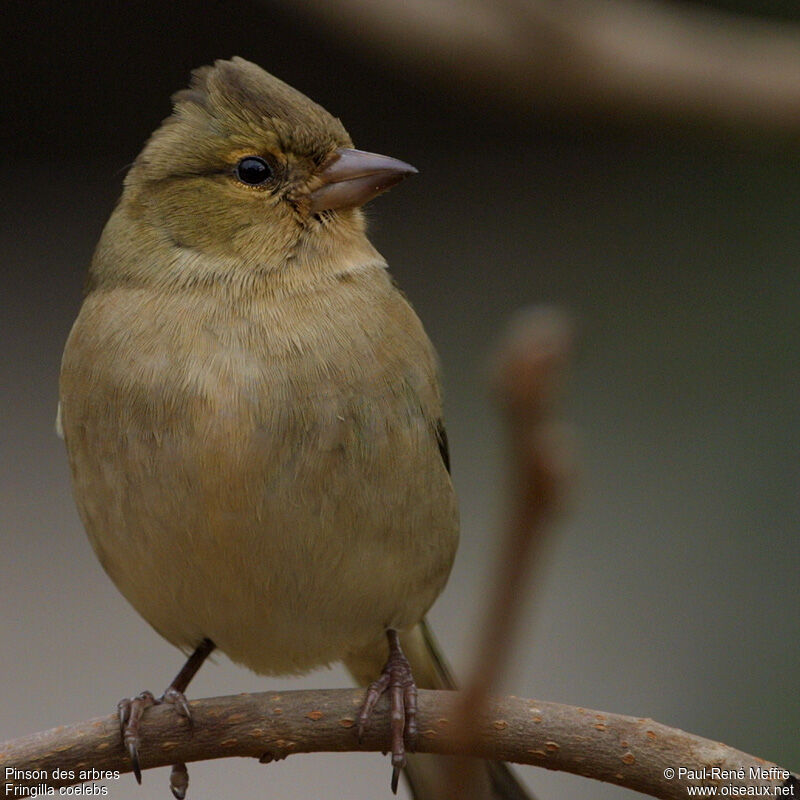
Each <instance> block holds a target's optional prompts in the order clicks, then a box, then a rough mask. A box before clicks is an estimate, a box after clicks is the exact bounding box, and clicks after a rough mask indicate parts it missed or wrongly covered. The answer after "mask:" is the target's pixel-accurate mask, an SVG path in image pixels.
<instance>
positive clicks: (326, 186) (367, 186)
mask: <svg viewBox="0 0 800 800" xmlns="http://www.w3.org/2000/svg"><path fill="white" fill-rule="evenodd" d="M416 171H417V170H416V169H414V167H412V166H411V164H406V163H405V161H399V160H398V159H396V158H389V156H379V155H377V154H376V153H365V152H364V151H363V150H351V149H350V148H348V147H340V148H339V149H338V150H336V151H335V152H334V153H333V155H332V157H331V158H330V159H329V160H328V161H327V162H326V163H325V164H324V165H323V167H322V169H321V170H320V172H318V173H317V178H318V179H319V180H321V181H322V185H321V186H319V187H318V188H317V189H314V191H313V192H311V213H312V214H316V213H317V212H319V211H330V210H332V209H335V208H356V207H358V206H363V205H364V203H366V202H367V201H368V200H371V199H372V198H373V197H375V196H376V195H379V194H380V193H381V192H385V191H386V190H387V189H391V187H392V186H394V185H395V184H396V183H400V181H401V180H403V178H405V177H407V176H408V175H413V174H414V173H415V172H416Z"/></svg>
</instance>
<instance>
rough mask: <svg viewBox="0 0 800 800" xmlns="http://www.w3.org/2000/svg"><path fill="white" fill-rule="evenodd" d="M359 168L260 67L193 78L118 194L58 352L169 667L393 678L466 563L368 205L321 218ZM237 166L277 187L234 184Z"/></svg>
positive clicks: (110, 532) (101, 544)
mask: <svg viewBox="0 0 800 800" xmlns="http://www.w3.org/2000/svg"><path fill="white" fill-rule="evenodd" d="M351 147H352V142H351V141H350V138H349V136H348V135H347V132H346V131H345V130H344V128H343V127H342V125H341V123H340V122H339V121H338V120H337V119H335V118H334V117H332V116H331V115H330V114H328V113H327V112H326V111H325V110H324V109H323V108H321V107H320V106H318V105H316V104H315V103H313V102H312V101H310V100H309V99H308V98H306V97H304V96H303V95H302V94H300V93H299V92H297V91H296V90H294V89H292V88H291V87H289V86H287V85H286V84H284V83H282V82H281V81H279V80H277V79H276V78H274V77H272V76H271V75H268V74H267V73H266V72H264V71H263V70H261V69H260V68H259V67H257V66H255V65H254V64H250V63H248V62H247V61H244V60H243V59H239V58H235V59H233V60H232V61H219V62H217V63H216V64H215V65H214V66H213V67H206V68H203V69H200V70H197V71H196V72H195V73H194V76H193V80H192V85H191V87H190V88H189V89H187V90H184V91H181V92H179V93H178V94H176V95H175V97H174V111H173V114H172V115H171V116H170V117H169V118H168V119H167V120H165V121H164V123H163V124H162V125H161V127H160V128H159V129H158V130H157V131H156V132H155V133H154V134H153V136H152V137H151V138H150V140H149V141H148V142H147V144H146V146H145V148H144V149H143V151H142V153H141V154H140V155H139V157H138V158H137V159H136V162H135V163H134V165H133V166H132V168H131V169H130V172H129V173H128V175H127V177H126V179H125V188H124V192H123V195H122V198H121V200H120V202H119V204H118V205H117V207H116V209H115V210H114V212H113V214H112V216H111V218H110V220H109V222H108V224H107V225H106V228H105V230H104V232H103V235H102V237H101V240H100V242H99V244H98V247H97V251H96V253H95V256H94V259H93V261H92V264H91V268H90V272H89V278H88V282H87V295H86V298H85V300H84V303H83V306H82V308H81V310H80V313H79V315H78V318H77V321H76V322H75V325H74V327H73V329H72V332H71V334H70V336H69V340H68V342H67V345H66V349H65V352H64V359H63V365H62V372H61V382H60V419H61V425H62V428H63V433H64V437H65V440H66V445H67V450H68V453H69V460H70V466H71V470H72V477H73V485H74V492H75V497H76V500H77V504H78V508H79V510H80V514H81V518H82V520H83V522H84V525H85V527H86V530H87V532H88V535H89V539H90V540H91V543H92V545H93V547H94V549H95V551H96V553H97V555H98V557H99V559H100V561H101V562H102V564H103V567H104V568H105V569H106V571H107V572H108V574H109V575H110V576H111V578H112V580H113V581H114V582H115V583H116V585H117V586H118V587H119V589H120V591H121V592H122V593H123V594H124V595H125V597H126V598H127V599H128V600H129V601H130V602H131V604H132V605H133V606H134V607H135V608H136V610H137V611H138V612H139V613H140V614H141V615H142V616H143V617H144V618H145V619H146V620H147V621H148V622H149V623H150V624H151V625H152V626H153V627H154V628H155V629H156V630H157V631H158V632H159V633H160V634H161V635H162V636H164V637H165V638H166V639H168V640H169V641H170V642H172V643H173V644H175V645H176V646H178V647H180V648H182V649H184V650H186V651H189V650H191V649H192V648H194V647H195V646H196V645H197V644H198V643H199V642H200V641H201V640H202V639H203V638H204V637H207V638H209V639H211V640H213V642H214V643H215V644H216V645H217V647H219V648H220V649H221V650H222V651H224V652H225V653H226V654H227V655H229V656H230V657H231V658H232V659H233V660H234V661H236V662H238V663H241V664H244V665H246V666H248V667H250V668H251V669H253V670H255V671H257V672H259V673H264V674H286V673H299V672H302V671H306V670H310V669H312V668H314V667H317V666H319V665H322V664H327V663H330V662H332V661H336V660H340V659H345V660H347V661H350V662H351V666H353V669H354V671H355V672H359V670H360V669H361V668H363V665H364V664H365V663H370V662H371V660H372V658H373V655H374V660H375V661H376V662H380V661H381V659H385V655H386V644H385V639H384V631H385V630H386V629H387V628H396V629H399V630H400V631H406V632H410V631H412V630H413V629H414V627H415V626H416V625H417V624H418V623H420V622H421V621H422V619H423V616H424V614H425V612H426V611H427V610H428V608H429V607H430V606H431V604H432V603H433V601H434V600H435V599H436V597H437V595H438V594H439V593H440V592H441V590H442V588H443V587H444V584H445V582H446V580H447V576H448V573H449V571H450V567H451V564H452V562H453V557H454V554H455V549H456V543H457V538H458V515H457V507H456V500H455V496H454V493H453V489H452V486H451V482H450V477H449V475H448V472H447V469H446V468H445V464H444V462H443V459H442V457H441V453H440V439H439V436H438V435H437V433H438V431H439V426H440V425H441V415H442V409H441V397H440V389H439V382H438V378H437V367H436V359H435V355H434V352H433V350H432V347H431V345H430V342H429V341H428V339H427V337H426V335H425V333H424V331H423V329H422V326H421V324H420V322H419V320H418V318H417V317H416V315H415V314H414V312H413V310H412V309H411V307H410V306H409V304H408V303H407V301H406V300H405V298H404V297H403V295H402V294H401V293H400V292H399V291H398V290H397V289H396V288H395V287H394V285H393V283H392V281H391V280H390V277H389V275H388V273H387V271H386V264H385V262H384V261H383V259H382V257H381V256H380V254H379V253H378V252H377V251H376V250H375V249H374V248H373V247H372V245H371V244H370V243H369V241H368V240H367V238H366V235H365V224H364V218H363V215H362V213H361V211H360V209H359V207H358V206H359V205H360V201H361V200H362V199H368V197H369V196H372V195H373V194H375V193H377V191H380V190H381V188H380V187H377V186H371V187H367V189H364V188H363V180H362V182H361V184H358V186H359V187H361V188H358V187H357V188H353V189H349V188H348V189H347V191H349V192H350V193H351V194H352V197H353V198H354V199H353V202H352V204H351V205H350V206H348V205H347V203H346V202H345V201H343V200H342V199H341V198H340V197H339V196H337V198H338V199H337V201H336V202H337V203H338V205H336V204H335V203H333V201H331V200H327V199H326V200H325V202H323V201H322V200H320V199H319V197H320V196H322V195H320V194H315V192H316V191H317V190H318V189H319V188H320V186H322V185H323V184H324V183H325V181H326V180H330V181H333V180H339V177H335V178H332V177H330V176H329V174H328V172H326V171H325V170H326V165H329V164H330V163H331V161H332V159H335V158H336V154H337V153H340V152H344V150H343V149H348V148H351ZM348 152H350V153H352V152H357V151H352V150H348ZM248 157H258V159H260V162H259V164H264V165H266V167H265V169H266V170H267V173H268V175H269V178H268V180H266V181H264V182H263V183H260V184H259V185H250V184H248V182H247V181H245V180H243V179H242V174H243V173H241V171H240V172H237V170H240V169H241V168H240V167H237V165H240V164H241V163H242V159H245V158H248ZM396 163H401V162H396ZM404 166H407V165H404ZM408 169H409V170H411V168H408ZM326 176H328V177H326ZM397 179H399V178H397ZM351 184H352V185H353V186H356V184H357V181H351ZM388 185H391V184H388ZM347 186H349V184H348V185H347ZM335 188H336V190H337V191H339V190H340V189H341V188H342V187H341V186H336V187H335ZM384 188H386V187H384ZM345 195H346V192H345ZM347 197H349V195H346V199H347ZM331 205H333V206H334V207H333V208H330V206H331ZM319 207H323V209H324V210H322V211H316V210H315V209H316V208H319ZM408 635H409V636H410V634H408ZM414 636H415V637H419V634H418V633H415V634H414ZM409 643H410V644H411V642H410V639H409ZM411 649H412V650H415V648H414V647H413V646H411ZM420 652H421V653H423V654H424V652H425V648H424V647H423V648H422V649H421V650H420ZM415 659H416V660H417V661H424V660H425V656H424V655H422V656H419V655H414V654H412V661H413V660H415ZM431 663H432V662H431ZM418 668H419V670H420V672H421V674H423V675H424V674H425V673H426V665H425V664H419V666H418ZM379 669H380V667H378V670H379ZM427 671H428V672H430V674H431V675H434V674H435V672H436V671H435V669H432V668H431V666H430V664H429V665H428V667H427ZM361 677H366V676H361ZM373 677H376V676H373ZM426 680H427V682H428V683H431V684H434V685H435V684H436V683H437V682H439V681H437V680H436V679H435V678H433V677H431V678H430V679H425V678H423V679H422V680H420V685H426ZM419 791H420V792H421V794H420V796H422V793H424V791H425V790H424V787H419ZM426 796H430V795H426ZM476 796H477V795H476Z"/></svg>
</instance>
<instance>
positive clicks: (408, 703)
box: [357, 631, 417, 794]
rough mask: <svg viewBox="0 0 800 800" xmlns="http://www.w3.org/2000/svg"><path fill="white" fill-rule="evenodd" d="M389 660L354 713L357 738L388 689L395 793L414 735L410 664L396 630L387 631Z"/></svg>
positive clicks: (414, 689) (414, 697)
mask: <svg viewBox="0 0 800 800" xmlns="http://www.w3.org/2000/svg"><path fill="white" fill-rule="evenodd" d="M388 636H389V659H388V660H387V662H386V666H385V667H384V668H383V672H382V673H381V675H380V677H379V678H378V679H377V680H376V681H374V682H373V683H371V684H370V686H369V688H368V689H367V694H366V697H365V698H364V703H363V704H362V706H361V711H360V712H359V714H358V728H357V732H358V740H359V742H360V741H361V739H362V738H363V735H364V728H365V727H366V724H367V722H368V721H369V718H370V716H371V714H372V712H373V710H374V709H375V705H376V704H377V702H378V700H379V699H380V698H381V696H382V695H383V694H385V693H386V692H389V702H390V720H391V725H390V730H391V751H392V792H394V793H395V794H396V793H397V784H398V781H399V779H400V771H401V770H402V769H403V767H404V766H405V765H406V747H408V750H409V751H411V752H414V749H415V744H416V737H417V685H416V683H415V682H414V675H413V674H412V672H411V665H410V664H409V663H408V659H407V658H406V657H405V654H404V653H403V651H402V650H401V649H400V641H399V637H398V636H397V632H396V631H388Z"/></svg>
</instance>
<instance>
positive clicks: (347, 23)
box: [265, 0, 800, 136]
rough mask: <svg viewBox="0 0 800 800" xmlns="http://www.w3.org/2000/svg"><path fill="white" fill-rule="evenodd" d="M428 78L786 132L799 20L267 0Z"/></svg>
mask: <svg viewBox="0 0 800 800" xmlns="http://www.w3.org/2000/svg"><path fill="white" fill-rule="evenodd" d="M265 2H271V3H274V4H278V5H283V6H285V7H291V8H292V10H293V11H294V12H296V13H298V14H304V15H306V16H307V17H310V18H311V19H313V20H314V22H315V23H316V24H318V25H319V24H322V25H325V26H327V27H328V28H329V29H330V30H331V31H332V32H338V33H339V34H341V35H342V36H346V37H348V38H349V39H350V40H351V42H352V44H353V46H356V47H360V48H362V49H364V50H369V51H372V53H373V54H377V55H380V56H381V57H383V58H386V57H389V58H392V59H393V60H394V61H396V62H397V63H399V64H403V65H407V66H409V67H411V68H412V69H415V70H417V71H418V72H419V73H421V74H423V75H424V76H425V77H426V78H427V79H430V80H431V81H434V82H436V83H439V84H441V85H444V86H446V87H447V88H448V89H450V90H452V91H457V92H462V93H463V94H464V95H465V96H466V97H468V98H469V100H470V101H471V102H474V101H475V97H476V95H483V96H484V97H485V98H491V99H492V100H494V101H498V100H499V101H501V102H504V103H506V104H508V105H509V106H512V107H517V108H519V109H520V110H523V111H524V112H529V111H531V110H533V109H534V108H536V109H538V110H542V109H543V108H549V109H551V110H553V111H558V112H561V113H563V112H564V111H567V112H577V113H589V114H597V115H601V116H606V117H613V118H615V119H626V120H629V119H631V118H636V117H645V118H648V119H650V120H655V121H661V122H663V121H668V122H669V123H671V124H674V123H679V124H680V123H686V122H690V123H691V122H694V123H701V124H704V125H710V126H712V127H716V128H728V129H732V130H743V131H751V132H771V133H773V134H780V135H788V136H792V135H793V134H796V133H797V131H798V129H800V26H798V25H797V24H791V23H783V24H780V23H774V22H767V21H765V20H760V19H757V18H755V17H749V18H748V17H746V16H743V15H735V14H731V13H725V12H722V11H714V10H711V9H708V8H698V7H696V6H693V5H691V4H689V3H682V4H679V3H667V2H663V0H638V2H631V0H469V1H468V2H464V0H437V2H430V0H406V2H404V3H395V2H391V0H380V1H379V0H307V2H305V3H301V4H296V3H295V4H290V3H288V2H287V0H265Z"/></svg>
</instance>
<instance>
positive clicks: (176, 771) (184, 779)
mask: <svg viewBox="0 0 800 800" xmlns="http://www.w3.org/2000/svg"><path fill="white" fill-rule="evenodd" d="M169 788H170V789H171V790H172V796H173V797H174V798H175V800H184V798H185V797H186V790H187V789H188V788H189V771H188V770H187V769H186V764H184V763H183V761H179V762H178V763H177V764H173V765H172V771H171V772H170V774H169Z"/></svg>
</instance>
